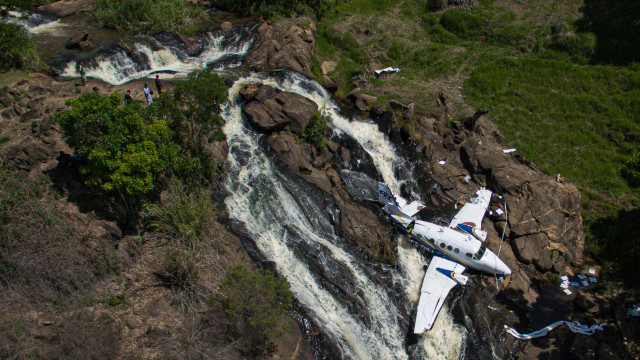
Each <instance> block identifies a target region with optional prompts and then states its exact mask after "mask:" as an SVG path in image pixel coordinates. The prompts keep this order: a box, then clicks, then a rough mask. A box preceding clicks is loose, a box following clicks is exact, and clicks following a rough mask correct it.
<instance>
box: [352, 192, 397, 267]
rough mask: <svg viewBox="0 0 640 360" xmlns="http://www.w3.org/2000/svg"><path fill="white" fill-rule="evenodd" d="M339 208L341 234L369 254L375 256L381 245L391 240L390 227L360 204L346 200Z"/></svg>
mask: <svg viewBox="0 0 640 360" xmlns="http://www.w3.org/2000/svg"><path fill="white" fill-rule="evenodd" d="M340 210H341V212H340V230H341V231H342V232H343V234H344V235H345V236H346V237H347V238H348V239H351V240H352V241H354V242H355V243H356V244H357V245H358V246H359V247H360V248H362V249H363V250H364V251H365V252H366V253H367V254H369V256H371V257H372V258H374V259H375V258H377V256H379V255H378V254H379V251H378V250H379V249H380V248H381V247H382V246H381V245H382V244H383V243H387V242H390V241H391V236H392V235H391V227H390V226H389V225H388V224H387V223H383V222H382V221H381V217H378V216H376V214H375V213H374V212H373V211H371V210H370V209H368V208H366V207H364V206H362V205H359V204H356V203H351V202H347V203H344V204H343V205H342V206H340ZM392 246H395V243H393V245H392Z"/></svg>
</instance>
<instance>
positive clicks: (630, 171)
mask: <svg viewBox="0 0 640 360" xmlns="http://www.w3.org/2000/svg"><path fill="white" fill-rule="evenodd" d="M622 176H623V177H624V178H625V179H626V180H627V182H628V183H629V186H631V187H640V152H639V153H635V154H634V155H633V156H632V157H631V158H629V159H628V160H627V161H626V162H625V163H624V165H622Z"/></svg>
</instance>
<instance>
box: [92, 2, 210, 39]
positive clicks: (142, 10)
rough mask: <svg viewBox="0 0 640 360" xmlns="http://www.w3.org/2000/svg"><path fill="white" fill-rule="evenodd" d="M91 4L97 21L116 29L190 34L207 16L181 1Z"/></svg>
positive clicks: (198, 9)
mask: <svg viewBox="0 0 640 360" xmlns="http://www.w3.org/2000/svg"><path fill="white" fill-rule="evenodd" d="M93 6H94V10H95V12H94V16H95V17H96V19H97V20H98V21H100V22H102V23H103V24H105V25H106V26H108V27H112V28H115V29H119V30H137V31H139V30H148V31H155V32H162V31H166V32H170V33H175V34H182V33H186V34H192V33H195V32H196V31H197V30H198V28H199V26H200V24H201V23H202V22H204V21H206V19H207V14H206V12H205V11H204V10H202V9H200V8H198V7H195V6H192V5H189V4H187V3H186V2H185V1H182V0H157V1H155V0H96V1H94V4H93ZM129 27H131V28H129Z"/></svg>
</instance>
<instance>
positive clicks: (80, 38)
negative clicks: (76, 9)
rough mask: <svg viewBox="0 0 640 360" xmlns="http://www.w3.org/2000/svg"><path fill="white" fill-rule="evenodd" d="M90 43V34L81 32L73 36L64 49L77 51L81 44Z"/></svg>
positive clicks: (84, 31) (85, 31)
mask: <svg viewBox="0 0 640 360" xmlns="http://www.w3.org/2000/svg"><path fill="white" fill-rule="evenodd" d="M86 41H89V32H88V31H87V30H79V31H77V32H76V33H75V34H73V35H71V37H70V38H69V39H67V42H65V44H64V47H66V48H67V49H76V48H79V47H80V43H82V42H86Z"/></svg>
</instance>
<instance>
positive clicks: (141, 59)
mask: <svg viewBox="0 0 640 360" xmlns="http://www.w3.org/2000/svg"><path fill="white" fill-rule="evenodd" d="M255 27H256V24H253V23H250V24H237V25H236V26H234V28H233V29H232V30H231V31H229V32H228V33H227V34H225V33H224V32H223V31H222V30H220V29H218V28H215V29H212V30H209V31H203V32H200V33H199V34H197V35H196V36H195V43H194V44H191V45H190V46H191V49H189V46H188V45H186V44H184V43H183V42H181V41H179V40H178V39H176V38H175V37H173V36H171V35H167V34H159V35H154V36H150V35H139V36H136V37H135V38H134V40H133V41H132V42H131V44H130V46H125V45H124V44H122V43H114V42H108V43H104V44H102V45H100V46H98V47H97V48H96V50H94V52H93V53H92V54H90V55H88V56H76V55H75V54H64V55H61V56H58V57H57V58H55V59H52V60H51V61H49V64H50V65H51V66H52V67H53V69H54V71H56V72H57V73H58V75H60V76H61V77H68V78H71V77H78V76H79V75H78V73H77V71H76V62H77V61H79V60H82V61H84V62H85V67H86V69H87V70H86V71H87V72H86V74H87V77H92V78H96V79H101V80H103V81H106V82H108V83H110V84H114V85H119V84H124V83H126V82H128V81H131V80H135V79H141V78H145V77H148V76H149V75H151V74H154V73H163V74H165V75H163V78H166V77H184V76H185V75H186V74H187V73H189V72H191V71H193V70H198V69H203V68H205V67H210V68H213V69H229V68H234V67H237V66H240V65H241V64H242V60H243V56H244V55H245V54H246V52H247V51H248V50H249V48H250V47H251V44H252V43H253V37H252V35H253V30H254V29H255Z"/></svg>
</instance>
